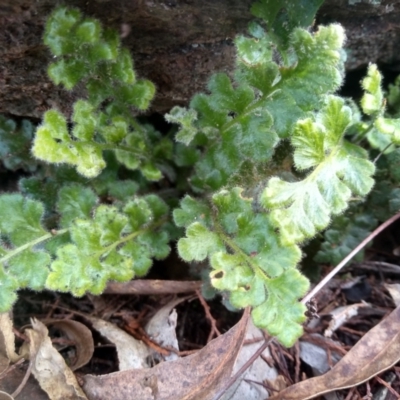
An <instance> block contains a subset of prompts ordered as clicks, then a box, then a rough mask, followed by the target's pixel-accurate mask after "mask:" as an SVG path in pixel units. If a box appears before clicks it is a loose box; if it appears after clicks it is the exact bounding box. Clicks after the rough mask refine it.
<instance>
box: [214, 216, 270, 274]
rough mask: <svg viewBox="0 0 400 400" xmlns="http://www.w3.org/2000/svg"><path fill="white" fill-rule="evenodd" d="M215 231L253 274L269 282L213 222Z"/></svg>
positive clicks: (259, 269)
mask: <svg viewBox="0 0 400 400" xmlns="http://www.w3.org/2000/svg"><path fill="white" fill-rule="evenodd" d="M214 224H215V225H214V226H215V231H216V232H217V233H218V235H219V236H220V237H221V238H222V240H223V241H224V242H225V244H226V245H227V246H229V247H230V248H231V249H232V250H233V251H234V252H235V253H237V254H239V255H240V257H241V258H243V259H244V260H245V261H246V263H247V264H248V266H249V267H250V268H251V269H252V270H253V272H254V273H255V274H256V275H257V276H258V277H259V278H261V279H263V280H264V281H269V280H270V279H271V278H269V277H268V275H267V274H266V273H265V272H264V271H263V270H262V269H261V268H260V267H259V266H258V265H256V264H254V263H253V261H252V259H251V257H250V256H248V255H247V254H246V253H245V252H244V251H243V250H242V249H241V248H240V247H239V246H238V245H237V244H236V243H235V242H234V241H233V240H232V239H231V238H230V237H229V236H228V235H226V234H225V232H224V231H223V229H222V227H221V226H220V225H219V224H218V223H217V222H216V221H214Z"/></svg>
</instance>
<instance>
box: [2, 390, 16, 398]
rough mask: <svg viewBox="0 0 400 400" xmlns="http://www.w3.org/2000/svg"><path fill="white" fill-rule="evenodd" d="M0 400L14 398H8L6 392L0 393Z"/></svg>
mask: <svg viewBox="0 0 400 400" xmlns="http://www.w3.org/2000/svg"><path fill="white" fill-rule="evenodd" d="M0 400H14V397H12V396H10V395H9V394H8V393H6V392H2V391H0Z"/></svg>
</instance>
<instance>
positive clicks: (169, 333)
mask: <svg viewBox="0 0 400 400" xmlns="http://www.w3.org/2000/svg"><path fill="white" fill-rule="evenodd" d="M187 299H188V297H181V298H178V299H173V300H171V301H169V302H168V303H167V304H165V305H164V306H163V307H161V308H160V309H159V310H158V311H157V312H156V313H155V314H154V315H153V316H152V317H151V319H150V320H149V322H147V324H146V326H145V328H144V329H145V331H146V333H147V334H148V335H149V337H150V338H151V339H152V340H154V341H155V342H156V343H157V344H158V345H160V346H162V347H170V348H173V349H175V350H177V351H179V346H178V339H177V338H176V330H175V328H176V322H177V318H178V314H177V313H176V311H175V310H174V307H176V306H177V305H178V304H179V303H181V302H183V301H185V300H187ZM152 354H153V355H154V357H155V358H156V359H162V360H165V361H174V360H176V359H178V358H179V356H178V355H177V354H175V353H172V352H171V353H170V354H169V355H167V356H163V358H161V354H159V353H157V352H156V351H154V350H153V351H152Z"/></svg>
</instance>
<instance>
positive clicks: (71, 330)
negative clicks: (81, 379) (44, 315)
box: [42, 319, 94, 371]
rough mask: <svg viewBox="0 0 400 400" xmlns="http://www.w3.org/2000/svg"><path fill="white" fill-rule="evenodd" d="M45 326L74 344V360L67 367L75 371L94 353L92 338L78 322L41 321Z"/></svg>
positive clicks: (86, 329)
mask: <svg viewBox="0 0 400 400" xmlns="http://www.w3.org/2000/svg"><path fill="white" fill-rule="evenodd" d="M42 322H43V323H44V324H45V325H46V326H53V327H54V328H56V329H59V330H60V331H62V332H63V333H64V334H65V336H66V337H67V338H68V339H70V340H71V341H73V342H74V344H75V347H76V359H75V361H74V362H73V364H72V365H70V366H69V367H70V368H71V370H72V371H75V370H77V369H79V368H81V367H83V366H84V365H86V364H87V363H88V362H89V361H90V360H91V358H92V356H93V352H94V343H93V336H92V332H91V331H90V329H89V328H88V327H87V326H85V325H83V324H82V323H80V322H78V321H73V320H70V319H46V320H43V321H42Z"/></svg>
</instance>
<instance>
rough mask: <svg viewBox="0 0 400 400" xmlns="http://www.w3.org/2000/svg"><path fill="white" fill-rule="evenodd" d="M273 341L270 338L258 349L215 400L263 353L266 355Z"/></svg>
mask: <svg viewBox="0 0 400 400" xmlns="http://www.w3.org/2000/svg"><path fill="white" fill-rule="evenodd" d="M272 341H273V338H272V337H270V338H269V339H268V340H265V342H264V343H263V344H262V345H261V346H260V347H259V348H258V350H257V351H256V352H255V353H254V354H253V355H252V356H251V357H250V358H249V359H248V361H247V362H246V363H245V364H243V366H242V367H241V368H240V369H239V371H238V372H236V374H235V375H233V376H231V377H230V379H229V380H228V381H227V382H226V384H225V385H224V387H223V388H222V389H221V390H220V391H219V392H218V393H217V394H216V396H215V397H214V399H213V400H219V399H220V398H221V397H222V396H223V395H224V393H225V392H226V391H227V390H228V389H229V388H230V387H231V386H232V385H233V384H234V383H235V382H236V380H237V379H239V378H240V377H241V375H242V374H243V373H244V372H246V370H247V369H248V368H249V367H250V365H251V364H253V362H254V361H255V360H257V358H258V357H259V356H260V355H261V354H262V353H264V350H265V349H266V348H267V347H268V346H269V345H270V344H271V342H272Z"/></svg>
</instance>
